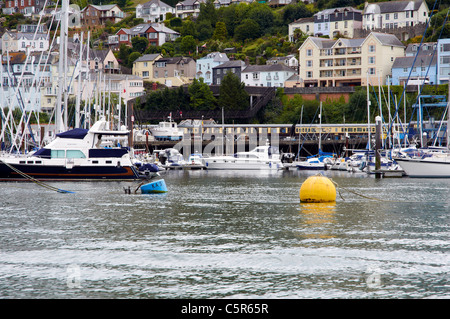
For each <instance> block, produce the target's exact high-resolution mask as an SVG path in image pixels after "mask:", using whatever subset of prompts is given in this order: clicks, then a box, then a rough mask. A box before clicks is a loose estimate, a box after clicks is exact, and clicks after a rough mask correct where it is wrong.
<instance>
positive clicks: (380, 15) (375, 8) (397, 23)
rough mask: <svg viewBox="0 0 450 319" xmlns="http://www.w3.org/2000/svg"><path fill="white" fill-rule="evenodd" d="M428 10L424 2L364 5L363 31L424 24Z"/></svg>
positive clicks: (389, 2)
mask: <svg viewBox="0 0 450 319" xmlns="http://www.w3.org/2000/svg"><path fill="white" fill-rule="evenodd" d="M429 12H430V10H429V8H428V6H427V3H426V2H425V0H412V1H387V2H376V3H367V2H366V3H365V5H364V12H363V29H367V30H373V29H396V28H401V27H413V26H415V25H416V24H420V23H426V22H427V20H428V16H429Z"/></svg>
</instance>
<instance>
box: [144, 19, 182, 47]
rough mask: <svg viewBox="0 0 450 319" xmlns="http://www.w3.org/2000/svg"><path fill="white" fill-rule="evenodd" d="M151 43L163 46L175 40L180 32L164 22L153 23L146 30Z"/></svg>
mask: <svg viewBox="0 0 450 319" xmlns="http://www.w3.org/2000/svg"><path fill="white" fill-rule="evenodd" d="M146 35H147V39H148V42H149V45H154V46H162V45H163V44H164V43H166V42H172V41H175V40H176V39H177V38H179V37H180V33H178V32H176V31H174V30H172V29H170V28H168V27H166V26H165V25H164V24H163V23H153V24H152V25H151V26H150V28H148V29H147V31H146Z"/></svg>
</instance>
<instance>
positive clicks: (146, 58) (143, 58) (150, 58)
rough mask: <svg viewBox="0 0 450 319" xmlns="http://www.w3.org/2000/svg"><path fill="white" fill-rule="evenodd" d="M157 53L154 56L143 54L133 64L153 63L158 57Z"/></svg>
mask: <svg viewBox="0 0 450 319" xmlns="http://www.w3.org/2000/svg"><path fill="white" fill-rule="evenodd" d="M159 56H160V54H159V53H155V54H144V55H143V56H141V57H139V58H137V59H136V60H135V61H134V62H149V61H155V59H156V58H157V57H159Z"/></svg>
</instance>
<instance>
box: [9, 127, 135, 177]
mask: <svg viewBox="0 0 450 319" xmlns="http://www.w3.org/2000/svg"><path fill="white" fill-rule="evenodd" d="M108 127H109V122H107V121H105V120H104V119H101V120H99V121H97V122H96V123H94V125H93V126H92V127H91V128H90V129H89V130H88V129H82V128H75V129H72V130H69V131H66V132H62V133H59V134H56V138H55V139H54V140H53V141H52V142H50V143H49V144H47V145H46V146H45V147H43V148H41V149H39V150H37V151H36V152H34V153H32V154H31V155H28V156H23V155H17V154H4V155H2V156H1V157H0V180H24V179H26V178H34V179H37V180H132V179H139V173H138V171H137V169H136V167H135V166H134V165H133V163H132V161H131V157H130V153H129V149H128V148H127V147H122V146H120V141H125V140H127V139H128V135H129V131H127V130H124V129H123V130H109V129H107V128H108ZM114 141H116V145H117V146H113V144H114V143H113V142H114Z"/></svg>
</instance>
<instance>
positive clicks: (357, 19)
mask: <svg viewBox="0 0 450 319" xmlns="http://www.w3.org/2000/svg"><path fill="white" fill-rule="evenodd" d="M361 27H362V11H361V10H356V9H354V8H352V7H343V8H333V9H326V10H322V11H320V12H318V13H316V14H314V35H315V36H328V37H329V38H335V37H337V36H338V35H341V36H344V37H347V38H353V32H354V30H355V29H361Z"/></svg>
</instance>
